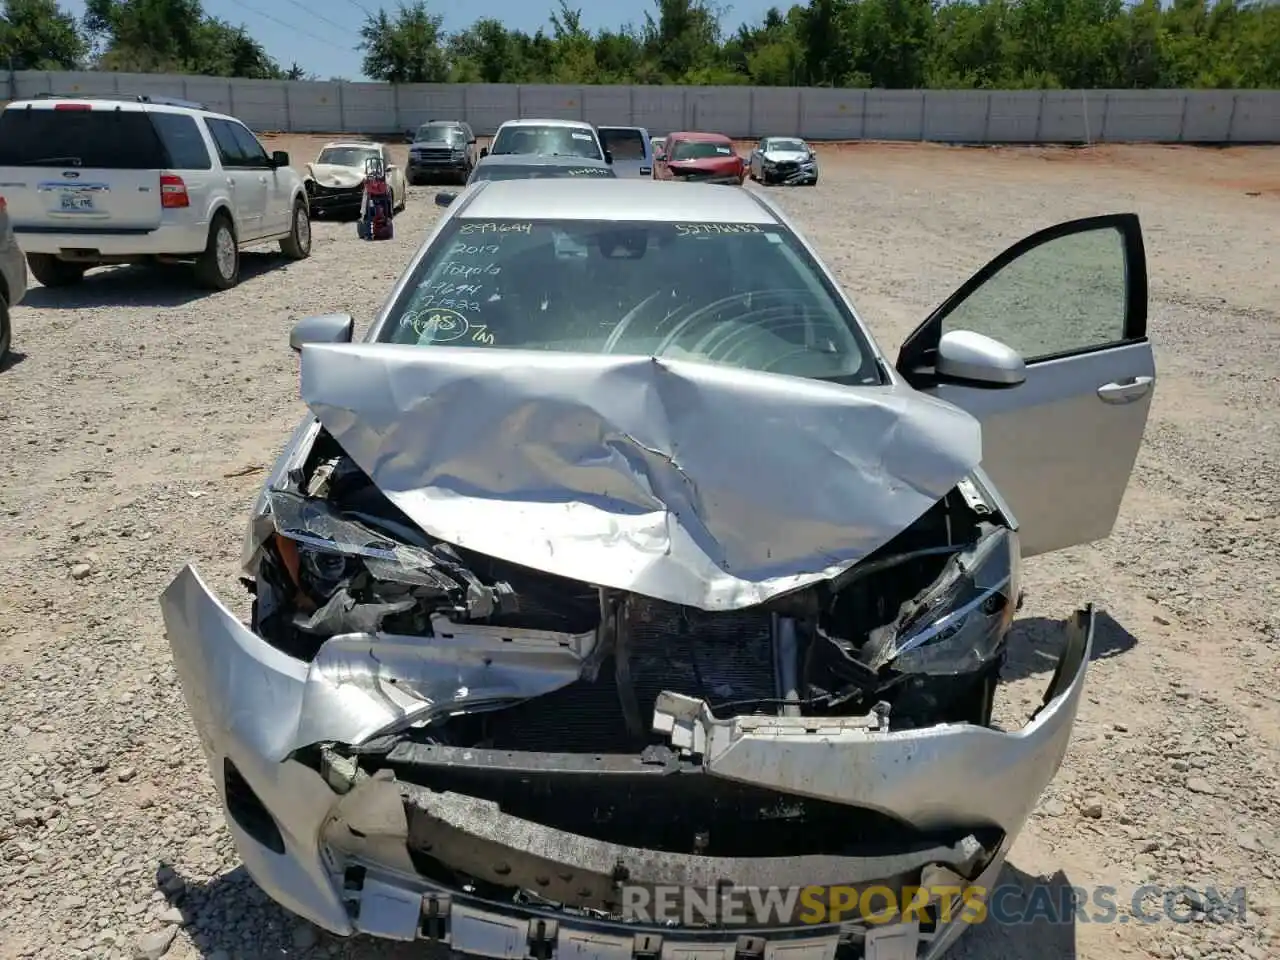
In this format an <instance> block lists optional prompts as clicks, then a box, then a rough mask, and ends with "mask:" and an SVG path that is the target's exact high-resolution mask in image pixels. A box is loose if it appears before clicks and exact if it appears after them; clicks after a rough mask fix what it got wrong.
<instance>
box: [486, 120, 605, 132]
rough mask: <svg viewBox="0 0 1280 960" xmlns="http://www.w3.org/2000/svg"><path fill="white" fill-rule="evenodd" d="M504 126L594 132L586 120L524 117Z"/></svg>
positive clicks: (510, 121) (508, 122) (509, 121)
mask: <svg viewBox="0 0 1280 960" xmlns="http://www.w3.org/2000/svg"><path fill="white" fill-rule="evenodd" d="M502 126H504V127H573V128H574V129H575V130H594V129H595V127H593V126H592V125H591V124H589V123H587V121H585V120H556V119H554V118H549V119H542V120H540V119H538V118H537V117H524V118H521V119H519V120H508V121H507V122H506V123H504V124H503V125H502Z"/></svg>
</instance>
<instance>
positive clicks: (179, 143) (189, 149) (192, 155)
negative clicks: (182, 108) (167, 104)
mask: <svg viewBox="0 0 1280 960" xmlns="http://www.w3.org/2000/svg"><path fill="white" fill-rule="evenodd" d="M151 124H152V126H154V127H155V129H156V133H158V134H159V135H160V139H161V140H162V141H164V145H165V149H166V150H168V151H169V166H171V167H173V168H174V169H177V170H208V169H210V168H211V167H212V166H213V162H212V161H211V160H210V159H209V149H208V147H206V146H205V143H204V137H203V136H202V135H201V133H200V128H199V127H198V126H196V122H195V120H194V119H192V118H191V117H189V116H187V115H186V114H185V113H159V112H157V113H152V114H151Z"/></svg>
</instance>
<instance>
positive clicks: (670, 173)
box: [653, 133, 747, 184]
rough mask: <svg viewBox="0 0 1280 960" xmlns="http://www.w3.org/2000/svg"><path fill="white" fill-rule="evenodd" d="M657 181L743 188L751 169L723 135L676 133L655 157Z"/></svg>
mask: <svg viewBox="0 0 1280 960" xmlns="http://www.w3.org/2000/svg"><path fill="white" fill-rule="evenodd" d="M653 175H654V178H655V179H657V180H684V181H699V182H704V183H720V184H740V183H742V181H743V180H745V179H746V178H747V166H746V164H745V163H743V162H742V157H740V156H738V152H737V150H735V149H734V147H733V141H732V140H730V139H729V138H728V137H726V136H724V134H720V133H672V134H669V135H668V136H667V140H666V143H665V144H663V150H662V153H660V154H655V155H654V168H653Z"/></svg>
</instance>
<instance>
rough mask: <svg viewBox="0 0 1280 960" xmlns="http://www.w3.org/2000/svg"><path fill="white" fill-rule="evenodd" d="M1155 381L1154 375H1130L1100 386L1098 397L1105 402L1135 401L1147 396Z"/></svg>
mask: <svg viewBox="0 0 1280 960" xmlns="http://www.w3.org/2000/svg"><path fill="white" fill-rule="evenodd" d="M1154 382H1155V378H1154V377H1129V378H1128V379H1126V380H1117V381H1115V382H1114V383H1104V384H1103V385H1102V386H1100V387H1099V388H1098V398H1099V399H1100V400H1102V402H1103V403H1133V401H1135V400H1137V399H1139V398H1140V397H1145V396H1146V395H1147V393H1148V392H1150V390H1151V385H1152V384H1153V383H1154Z"/></svg>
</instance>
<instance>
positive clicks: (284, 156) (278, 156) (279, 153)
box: [271, 150, 289, 168]
mask: <svg viewBox="0 0 1280 960" xmlns="http://www.w3.org/2000/svg"><path fill="white" fill-rule="evenodd" d="M271 166H273V167H277V168H279V167H287V166H289V154H288V153H286V152H285V151H284V150H275V151H273V152H272V154H271Z"/></svg>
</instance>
